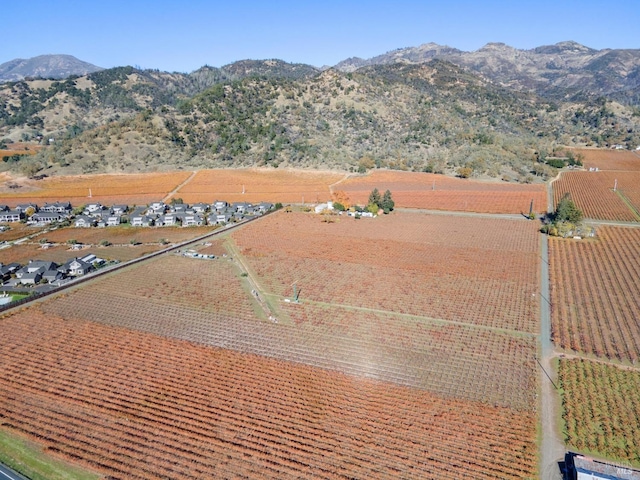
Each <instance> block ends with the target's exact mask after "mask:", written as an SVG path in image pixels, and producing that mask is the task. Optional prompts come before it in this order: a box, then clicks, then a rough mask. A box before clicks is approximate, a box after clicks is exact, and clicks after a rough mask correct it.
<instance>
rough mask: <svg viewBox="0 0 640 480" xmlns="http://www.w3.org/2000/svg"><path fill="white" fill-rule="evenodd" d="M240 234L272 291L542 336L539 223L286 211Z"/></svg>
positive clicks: (245, 251)
mask: <svg viewBox="0 0 640 480" xmlns="http://www.w3.org/2000/svg"><path fill="white" fill-rule="evenodd" d="M233 238H234V239H235V241H236V242H237V244H238V246H239V249H240V252H241V253H242V255H243V256H244V257H246V259H247V261H248V262H249V264H250V266H251V268H252V269H253V270H254V271H255V273H256V275H257V277H258V278H259V279H260V282H261V283H262V284H263V287H264V288H265V289H266V291H268V292H270V293H273V294H276V295H279V296H291V295H292V284H293V283H294V282H296V283H297V285H298V287H299V288H300V289H301V290H302V296H303V297H304V298H308V299H310V300H314V301H318V302H325V303H335V304H345V305H350V306H353V307H362V308H372V309H376V310H384V311H391V312H396V313H406V314H411V315H418V316H424V317H429V318H440V319H445V320H450V321H457V322H463V323H470V324H476V325H485V326H490V327H495V328H505V329H512V330H519V331H523V332H530V333H537V331H538V330H537V328H538V320H537V314H538V298H537V294H536V292H537V286H538V278H539V277H538V263H539V259H538V255H537V252H538V234H537V226H536V225H535V224H534V222H527V221H524V220H501V219H480V218H469V217H467V218H458V217H447V216H441V215H425V214H417V213H394V214H393V215H388V216H381V217H378V218H376V219H362V220H356V219H352V218H348V217H341V218H340V220H339V221H338V222H336V223H333V224H326V223H322V222H321V221H320V218H319V217H318V216H315V215H313V214H303V213H289V214H287V213H283V214H279V215H274V216H272V217H270V218H267V219H265V220H264V221H261V222H260V224H259V225H247V226H246V227H245V228H243V229H241V230H238V231H236V232H235V233H234V234H233Z"/></svg>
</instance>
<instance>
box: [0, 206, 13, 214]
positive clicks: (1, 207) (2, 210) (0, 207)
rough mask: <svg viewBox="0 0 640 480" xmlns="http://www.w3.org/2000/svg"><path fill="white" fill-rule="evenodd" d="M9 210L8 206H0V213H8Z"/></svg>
mask: <svg viewBox="0 0 640 480" xmlns="http://www.w3.org/2000/svg"><path fill="white" fill-rule="evenodd" d="M9 210H11V209H10V208H9V205H0V212H8V211H9Z"/></svg>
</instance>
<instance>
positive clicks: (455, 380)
mask: <svg viewBox="0 0 640 480" xmlns="http://www.w3.org/2000/svg"><path fill="white" fill-rule="evenodd" d="M245 228H246V227H245ZM240 271H241V270H240V269H239V268H238V265H237V263H236V259H235V255H234V256H229V257H227V258H218V259H216V260H201V259H188V258H184V257H179V256H176V255H172V256H165V257H163V258H158V259H155V260H153V261H150V262H146V263H145V264H142V265H137V266H135V267H132V268H128V269H127V270H126V271H122V272H118V273H116V274H110V275H108V276H106V277H104V278H102V279H99V280H96V281H94V282H92V283H91V288H90V289H89V288H85V289H79V290H77V291H74V292H73V293H70V294H68V295H64V296H62V297H60V298H56V299H53V300H51V301H48V302H47V303H46V304H45V305H43V306H42V308H43V310H44V311H45V312H46V313H48V314H51V315H59V316H62V317H65V318H68V317H69V316H70V315H71V316H78V317H79V318H83V319H87V320H92V321H96V322H100V323H105V324H108V325H114V326H123V327H127V328H133V329H139V330H142V331H146V332H150V333H154V334H157V335H163V336H167V337H174V338H179V339H183V340H189V341H192V342H198V343H203V344H206V345H210V346H214V347H224V348H230V349H233V350H236V351H239V352H245V353H252V354H259V355H263V356H268V357H272V358H276V359H280V360H287V361H292V362H296V363H304V364H307V365H311V366H315V367H321V368H325V369H328V370H335V371H340V372H343V373H348V374H351V375H354V376H356V377H362V378H373V379H378V380H384V381H388V382H392V383H396V384H400V385H406V386H411V387H416V388H421V389H425V390H429V391H431V392H436V393H438V394H441V395H443V396H448V397H452V398H463V399H466V400H475V401H483V402H487V403H490V404H492V405H504V406H509V407H514V408H518V409H531V408H533V404H534V402H535V399H534V396H533V394H534V392H535V378H533V377H532V375H531V372H533V371H534V369H532V365H531V362H532V360H533V354H534V352H535V337H534V335H531V334H526V333H525V334H521V333H513V334H511V333H508V332H503V331H501V330H493V329H487V328H482V327H474V326H472V325H468V326H462V325H456V324H446V325H443V322H437V321H433V320H430V319H428V318H424V317H415V316H413V317H412V316H406V315H401V314H397V313H393V312H389V311H385V312H365V311H362V310H358V309H354V308H353V307H348V306H344V307H340V306H337V305H336V306H328V305H326V306H324V307H322V308H319V307H318V306H314V305H313V304H310V305H306V303H305V304H304V305H291V304H287V303H286V302H283V301H282V299H272V303H274V304H275V305H276V310H278V313H277V316H278V317H279V321H278V323H274V322H272V321H266V320H264V321H261V320H260V319H266V318H267V314H266V313H265V311H264V309H263V308H262V307H261V306H260V305H259V304H258V302H257V301H256V299H255V298H254V296H253V294H252V293H251V292H250V290H251V289H252V287H251V286H250V285H249V284H248V282H247V280H248V279H244V278H243V277H242V276H241V275H240ZM303 291H304V290H303ZM307 301H308V300H306V297H305V302H307ZM340 301H341V298H335V299H334V302H335V303H340ZM466 308H467V309H473V308H474V307H473V305H467V306H466ZM373 325H376V327H375V328H374V329H371V328H373V327H372V326H373ZM411 336H415V338H414V339H413V341H414V343H413V344H408V343H407V341H408V338H409V337H411ZM470 342H473V343H474V344H475V345H477V348H472V347H471V343H470ZM438 345H440V346H438ZM443 349H444V350H447V351H448V352H449V354H448V355H444V354H443V351H444V350H443ZM443 355H444V356H443ZM438 356H441V360H440V361H436V360H435V358H436V357H438ZM452 356H455V357H456V359H455V361H454V360H453V359H452ZM442 359H448V360H447V361H442Z"/></svg>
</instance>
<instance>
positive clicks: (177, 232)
mask: <svg viewBox="0 0 640 480" xmlns="http://www.w3.org/2000/svg"><path fill="white" fill-rule="evenodd" d="M214 230H215V228H212V227H184V228H183V227H157V228H153V227H152V228H149V227H131V226H126V225H121V226H119V227H106V228H75V227H66V228H59V229H57V230H54V231H51V232H47V233H46V235H44V237H45V238H46V239H47V240H48V241H50V242H54V243H64V242H66V241H67V240H70V239H74V240H77V241H78V242H79V243H83V244H88V245H91V244H92V245H97V244H99V243H100V242H101V241H102V240H108V241H109V242H111V243H113V244H114V245H117V244H127V243H129V242H130V241H131V240H134V239H135V240H137V241H138V242H140V243H158V242H160V240H162V239H166V240H168V241H169V243H179V242H184V241H186V240H190V239H192V238H195V237H198V236H200V235H204V234H205V233H209V232H213V231H214Z"/></svg>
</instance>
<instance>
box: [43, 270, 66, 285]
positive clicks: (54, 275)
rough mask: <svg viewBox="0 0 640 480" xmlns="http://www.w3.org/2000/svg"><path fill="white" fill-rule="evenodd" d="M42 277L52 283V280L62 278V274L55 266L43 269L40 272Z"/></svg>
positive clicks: (55, 280)
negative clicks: (42, 271) (43, 270)
mask: <svg viewBox="0 0 640 480" xmlns="http://www.w3.org/2000/svg"><path fill="white" fill-rule="evenodd" d="M42 278H43V279H45V280H46V281H47V282H49V283H53V282H57V281H58V280H62V279H63V278H64V274H63V273H62V272H61V271H60V270H58V269H57V268H56V269H51V270H47V271H45V272H44V273H43V274H42Z"/></svg>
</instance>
